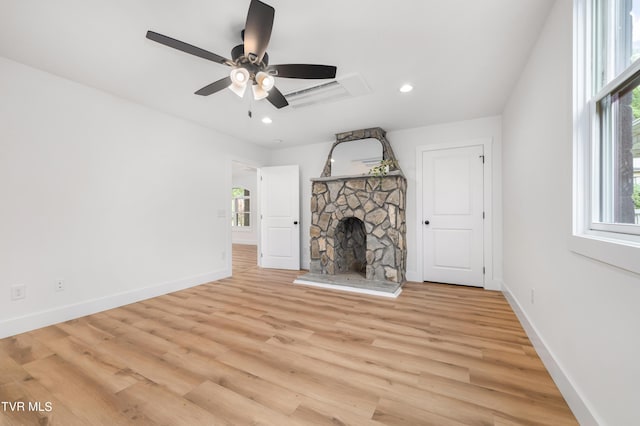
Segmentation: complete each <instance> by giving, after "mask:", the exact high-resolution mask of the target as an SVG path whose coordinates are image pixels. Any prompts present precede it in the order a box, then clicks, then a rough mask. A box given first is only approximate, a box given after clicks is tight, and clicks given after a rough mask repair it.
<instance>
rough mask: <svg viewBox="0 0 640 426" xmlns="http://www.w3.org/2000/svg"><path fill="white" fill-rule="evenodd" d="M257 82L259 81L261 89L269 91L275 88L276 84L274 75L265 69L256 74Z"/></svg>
mask: <svg viewBox="0 0 640 426" xmlns="http://www.w3.org/2000/svg"><path fill="white" fill-rule="evenodd" d="M256 83H258V85H259V86H260V88H261V89H263V90H266V91H267V92H268V91H269V90H271V89H273V86H274V85H275V84H276V80H275V79H274V78H273V76H272V75H269V74H267V73H266V72H264V71H260V72H259V73H258V74H256Z"/></svg>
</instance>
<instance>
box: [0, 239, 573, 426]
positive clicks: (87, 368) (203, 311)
mask: <svg viewBox="0 0 640 426" xmlns="http://www.w3.org/2000/svg"><path fill="white" fill-rule="evenodd" d="M233 252H234V257H233V273H234V276H233V277H232V278H225V279H222V280H219V281H215V282H211V283H205V284H202V285H200V286H196V287H192V288H189V289H186V290H183V291H180V292H176V293H172V294H168V295H164V296H160V297H157V298H153V299H148V300H145V301H141V302H138V303H134V304H130V305H127V306H123V307H120V308H116V309H111V310H108V311H105V312H101V313H98V314H94V315H90V316H87V317H84V318H79V319H76V320H72V321H67V322H65V323H62V324H57V325H54V326H51V327H45V328H43V329H40V330H35V331H33V332H30V333H24V334H20V335H17V336H14V337H10V338H7V339H2V340H0V399H2V400H7V399H8V400H23V401H25V402H28V401H41V402H45V401H50V402H51V403H52V404H53V411H51V412H40V413H37V412H36V413H34V412H31V413H18V412H11V413H8V412H2V411H0V424H2V425H5V424H7V425H12V424H20V425H24V424H41V423H42V424H45V423H46V424H54V425H55V424H62V425H76V424H115V425H118V424H123V425H124V424H143V425H147V424H148V425H156V424H161V425H189V426H191V425H210V424H220V425H231V424H234V425H235V424H269V425H272V424H277V425H289V424H306V425H322V424H327V425H371V426H380V425H423V424H437V425H460V424H465V425H502V426H507V425H534V424H535V425H540V424H546V425H575V424H576V421H575V418H574V417H573V415H572V414H571V411H570V410H569V408H568V406H567V405H566V402H565V401H564V399H563V398H562V395H561V394H560V392H559V391H558V389H557V387H556V386H555V384H554V383H553V381H552V380H551V377H550V376H549V374H548V373H547V371H546V370H545V368H544V365H543V364H542V362H541V361H540V358H539V357H538V355H537V354H536V352H535V350H534V348H533V346H532V345H531V342H530V341H529V340H528V338H527V336H526V333H525V332H524V330H523V329H522V327H521V326H520V324H519V322H518V320H517V317H516V316H515V314H514V313H513V311H512V310H511V308H510V306H509V304H508V303H507V301H506V300H505V298H504V297H503V295H502V294H501V293H499V292H491V291H485V290H483V289H477V288H467V287H460V286H451V285H442V284H431V283H405V285H404V287H403V293H402V294H401V295H400V297H398V298H397V299H386V298H377V297H373V296H366V295H360V294H354V293H345V292H340V291H335V290H325V289H318V288H313V287H306V286H297V285H293V284H292V281H293V279H294V278H295V277H297V276H298V275H301V273H302V272H300V271H283V270H268V269H261V268H259V267H257V266H256V264H257V250H256V247H255V246H242V245H241V246H238V245H234V250H233Z"/></svg>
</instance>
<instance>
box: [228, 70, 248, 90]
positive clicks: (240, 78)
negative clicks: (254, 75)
mask: <svg viewBox="0 0 640 426" xmlns="http://www.w3.org/2000/svg"><path fill="white" fill-rule="evenodd" d="M229 76H230V77H231V81H232V82H233V84H235V85H242V86H244V85H246V84H247V81H249V71H247V70H246V69H244V68H234V69H232V70H231V73H230V74H229Z"/></svg>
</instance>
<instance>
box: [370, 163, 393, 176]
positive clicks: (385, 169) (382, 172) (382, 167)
mask: <svg viewBox="0 0 640 426" xmlns="http://www.w3.org/2000/svg"><path fill="white" fill-rule="evenodd" d="M397 165H398V163H397V162H395V161H394V160H382V161H380V164H378V165H377V166H373V167H372V168H371V169H370V170H369V174H370V175H373V176H386V175H387V173H389V170H390V169H391V167H397Z"/></svg>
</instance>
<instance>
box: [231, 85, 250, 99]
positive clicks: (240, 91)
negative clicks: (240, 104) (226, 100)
mask: <svg viewBox="0 0 640 426" xmlns="http://www.w3.org/2000/svg"><path fill="white" fill-rule="evenodd" d="M229 90H231V91H232V92H233V93H235V94H236V95H238V96H239V97H241V98H242V97H243V96H244V92H245V90H247V85H246V84H235V83H231V84H230V85H229Z"/></svg>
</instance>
